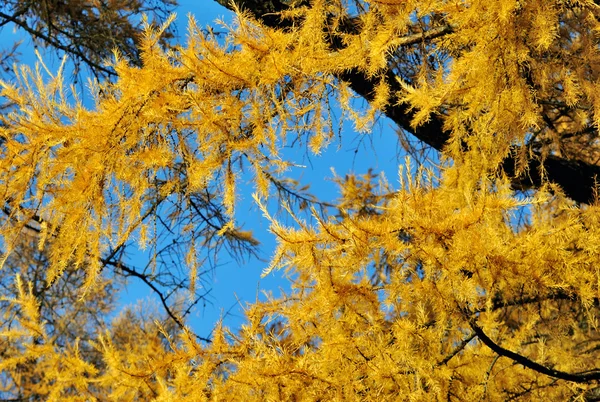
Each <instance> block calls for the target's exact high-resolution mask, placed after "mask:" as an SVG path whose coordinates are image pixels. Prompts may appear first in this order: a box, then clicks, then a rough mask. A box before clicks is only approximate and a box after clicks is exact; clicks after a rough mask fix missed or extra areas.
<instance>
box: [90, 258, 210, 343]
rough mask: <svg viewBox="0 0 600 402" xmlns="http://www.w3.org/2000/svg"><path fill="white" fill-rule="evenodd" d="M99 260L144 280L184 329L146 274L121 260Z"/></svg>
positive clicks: (204, 340) (199, 337) (168, 312)
mask: <svg viewBox="0 0 600 402" xmlns="http://www.w3.org/2000/svg"><path fill="white" fill-rule="evenodd" d="M100 261H101V262H102V264H104V265H110V266H113V267H115V268H117V269H119V270H121V271H123V272H124V273H126V274H127V275H130V276H133V277H135V278H138V279H140V280H141V281H142V282H144V283H145V284H146V285H147V286H148V287H149V288H150V289H152V291H153V292H154V293H156V295H157V296H158V298H159V299H160V302H161V303H162V305H163V307H164V309H165V311H166V312H167V314H168V315H169V317H171V319H172V320H173V321H174V322H175V324H177V326H178V327H179V328H181V329H182V330H184V331H185V330H186V328H185V325H184V324H183V322H182V321H181V319H180V318H179V317H178V316H177V314H175V313H174V312H173V311H172V310H171V308H170V307H169V305H168V303H167V299H166V297H165V296H164V295H163V293H162V292H161V291H160V289H158V288H157V287H156V286H155V285H154V283H152V281H151V280H150V279H148V276H147V275H145V274H143V273H141V272H138V271H137V270H136V269H135V268H131V267H128V266H127V265H125V264H123V263H122V262H121V261H113V260H108V259H106V258H101V259H100ZM195 336H196V338H197V339H198V340H200V341H203V342H207V343H210V342H212V341H211V340H210V339H208V338H204V337H201V336H199V335H195Z"/></svg>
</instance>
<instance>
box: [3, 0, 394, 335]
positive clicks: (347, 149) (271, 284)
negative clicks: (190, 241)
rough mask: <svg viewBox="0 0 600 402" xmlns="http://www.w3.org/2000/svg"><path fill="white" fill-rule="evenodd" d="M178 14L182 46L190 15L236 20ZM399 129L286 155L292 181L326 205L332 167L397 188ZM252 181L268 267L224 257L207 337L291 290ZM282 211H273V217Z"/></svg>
mask: <svg viewBox="0 0 600 402" xmlns="http://www.w3.org/2000/svg"><path fill="white" fill-rule="evenodd" d="M176 12H177V20H176V21H175V24H176V25H177V30H178V34H179V35H180V40H181V41H184V40H185V35H186V32H187V15H188V14H189V13H191V14H193V15H194V17H195V18H196V20H197V21H198V23H199V25H207V24H211V23H212V22H213V21H214V20H215V19H217V18H221V19H223V20H225V21H226V22H230V21H231V19H232V14H231V13H230V12H229V11H228V10H227V9H225V8H223V7H222V6H220V5H219V4H218V3H216V2H215V1H212V0H201V1H193V0H185V1H181V0H180V1H179V6H178V7H177V9H176ZM19 35H20V34H19V32H16V33H13V32H12V31H10V30H8V29H4V30H3V31H2V32H1V33H0V46H2V47H8V45H10V44H12V43H13V41H14V40H15V37H17V36H19ZM32 50H33V49H32V46H31V43H30V42H27V41H25V42H24V44H23V46H22V47H21V53H22V60H23V61H24V62H26V63H31V64H33V63H35V57H34V56H33V52H32ZM29 52H31V53H29ZM43 56H44V60H45V61H46V62H47V64H48V65H49V67H50V69H53V68H54V69H56V68H57V67H58V64H57V58H56V57H52V55H51V54H44V55H43ZM393 127H394V125H393V123H391V122H390V121H388V120H385V119H382V120H381V121H380V122H379V124H377V125H376V131H374V133H373V134H372V135H370V136H368V137H367V138H365V137H362V136H361V135H359V134H357V133H355V132H353V130H352V126H351V125H350V124H347V125H345V127H344V130H343V133H342V140H341V141H342V142H341V143H339V142H334V143H333V144H332V145H330V147H329V148H328V150H327V151H326V152H325V153H324V154H323V155H321V156H319V157H316V156H314V155H309V154H307V152H306V150H305V149H291V150H289V151H286V155H288V156H289V157H290V158H291V160H293V161H294V162H295V163H297V164H298V165H303V166H306V167H298V168H294V169H293V170H292V171H291V172H290V175H291V176H292V177H293V178H296V179H298V180H300V181H301V182H302V183H303V184H310V186H311V190H312V192H313V193H314V194H315V195H317V196H319V197H320V198H321V199H324V200H334V199H335V198H336V197H337V195H338V194H337V188H336V187H335V186H334V185H333V184H332V182H331V180H330V179H331V177H332V173H331V168H332V167H333V168H334V169H335V171H336V173H337V175H338V176H341V177H343V176H344V175H345V174H346V173H350V172H355V173H358V174H361V173H366V172H367V170H368V169H369V168H373V169H374V172H376V173H378V172H381V171H384V172H385V175H386V177H387V179H388V181H389V182H390V183H391V184H392V185H394V184H396V183H398V176H397V174H398V173H397V172H398V153H399V147H398V142H397V136H396V134H395V132H394V128H393ZM355 151H357V152H355ZM246 178H247V180H246V182H242V183H240V193H239V201H240V203H239V205H238V206H237V216H236V218H237V220H238V223H240V224H243V225H244V228H245V229H246V230H252V231H253V232H254V234H255V236H256V237H257V238H258V239H259V240H260V242H261V249H260V256H261V259H262V260H263V261H261V260H257V259H250V260H249V261H246V263H244V264H242V265H240V264H238V263H237V262H236V261H233V260H231V258H229V257H228V256H227V255H226V253H222V255H221V256H220V260H219V264H220V266H219V267H218V268H217V269H216V271H215V272H214V274H209V275H210V276H208V277H205V278H204V281H203V282H204V283H205V284H206V288H212V291H211V293H210V295H209V297H208V301H209V302H210V303H212V304H206V305H205V306H199V307H198V308H197V309H196V310H195V311H194V312H193V314H192V315H191V316H190V317H189V318H188V324H189V325H190V326H191V327H192V328H193V329H194V331H195V332H196V333H197V334H198V335H200V336H203V337H207V336H208V335H209V334H210V332H211V330H212V328H213V327H214V324H215V323H216V322H217V321H218V320H219V319H220V318H221V317H223V316H224V315H225V313H228V314H227V315H225V316H224V317H223V318H224V323H225V325H227V326H229V327H230V328H238V327H239V326H240V325H241V324H242V323H243V309H242V305H244V304H245V303H248V302H252V301H254V300H256V298H257V296H258V297H262V292H263V291H272V292H273V294H275V295H278V294H279V293H280V291H279V289H286V290H288V289H289V286H288V282H287V280H285V279H284V278H283V273H282V272H273V273H271V274H270V275H268V276H267V277H265V278H261V277H260V275H261V272H262V271H263V269H264V268H265V267H266V266H267V265H268V260H269V258H270V257H271V255H272V254H273V251H274V248H275V239H274V237H273V236H272V235H271V234H270V233H269V232H268V227H269V224H268V222H267V220H266V219H265V218H264V217H262V214H261V212H260V211H259V210H258V208H257V207H256V205H254V203H253V201H252V195H251V194H252V191H253V188H252V183H251V178H250V177H249V176H246ZM271 205H272V203H271ZM272 206H273V205H272ZM276 207H277V206H276V205H275V206H273V208H272V209H273V212H275V210H276ZM130 262H131V263H132V264H134V265H135V266H137V267H142V266H144V265H145V264H146V260H145V256H144V254H143V253H133V254H132V258H131V260H130ZM149 294H150V292H149V290H148V289H147V288H146V287H145V286H144V285H143V284H141V283H140V282H138V281H136V280H134V279H132V280H131V282H130V286H129V287H128V289H127V290H126V291H125V292H124V293H123V296H122V298H121V304H129V303H132V304H133V303H135V302H136V300H137V299H140V298H142V299H143V298H145V297H148V295H149ZM238 302H239V303H238Z"/></svg>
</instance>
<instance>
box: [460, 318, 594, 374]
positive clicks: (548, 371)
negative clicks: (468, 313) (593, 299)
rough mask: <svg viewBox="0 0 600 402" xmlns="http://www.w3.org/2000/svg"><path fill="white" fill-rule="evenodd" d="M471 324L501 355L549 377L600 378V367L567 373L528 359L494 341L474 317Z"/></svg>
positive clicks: (479, 335) (482, 340)
mask: <svg viewBox="0 0 600 402" xmlns="http://www.w3.org/2000/svg"><path fill="white" fill-rule="evenodd" d="M469 326H470V327H471V329H472V330H473V332H475V334H476V335H477V338H479V340H480V341H481V342H482V343H483V344H484V345H486V346H487V347H488V348H490V349H492V350H493V351H494V352H495V353H497V354H498V355H499V356H503V357H507V358H509V359H511V360H513V361H514V362H516V363H518V364H521V365H522V366H524V367H527V368H528V369H531V370H534V371H537V372H538V373H540V374H544V375H547V376H549V377H553V378H558V379H560V380H565V381H572V382H576V383H588V382H591V381H598V380H600V369H593V370H590V371H586V372H583V373H567V372H566V371H560V370H555V369H552V368H548V367H546V366H543V365H541V364H539V363H536V362H534V361H533V360H531V359H528V358H527V357H525V356H523V355H520V354H518V353H515V352H513V351H510V350H508V349H505V348H503V347H502V346H500V345H499V344H497V343H496V342H494V341H493V340H492V339H491V338H490V337H489V336H487V335H486V333H485V332H484V331H483V329H482V328H481V327H480V326H479V325H477V322H476V321H475V319H474V318H470V319H469Z"/></svg>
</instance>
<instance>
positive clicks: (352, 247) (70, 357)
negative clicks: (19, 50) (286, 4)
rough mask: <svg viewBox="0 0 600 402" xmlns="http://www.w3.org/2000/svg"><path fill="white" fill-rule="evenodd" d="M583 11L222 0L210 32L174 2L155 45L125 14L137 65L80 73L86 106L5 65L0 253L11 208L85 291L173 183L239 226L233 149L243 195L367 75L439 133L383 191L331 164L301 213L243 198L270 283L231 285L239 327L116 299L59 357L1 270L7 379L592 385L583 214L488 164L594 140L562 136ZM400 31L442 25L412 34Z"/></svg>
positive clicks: (586, 209) (328, 130) (590, 248)
mask: <svg viewBox="0 0 600 402" xmlns="http://www.w3.org/2000/svg"><path fill="white" fill-rule="evenodd" d="M353 10H354V11H353ZM352 13H354V14H352ZM599 15H600V11H599V10H598V6H596V5H595V4H594V3H593V2H586V1H579V2H576V1H559V0H557V1H542V0H537V1H536V0H532V1H511V0H502V1H497V2H490V1H483V0H474V1H471V2H458V1H456V2H453V1H437V0H430V1H416V0H415V1H410V0H408V1H401V2H400V1H372V2H358V3H353V5H351V4H348V3H347V2H342V1H335V0H332V1H325V0H315V1H313V2H311V4H310V6H299V7H296V8H290V9H288V10H287V11H285V12H284V13H283V14H282V18H287V19H289V20H291V21H293V24H291V25H290V26H289V27H287V29H273V28H269V27H267V26H264V25H263V24H261V23H260V22H259V21H257V20H255V19H253V18H252V17H251V16H250V14H248V13H247V12H246V11H243V10H238V12H237V19H236V22H235V24H234V25H233V26H226V29H227V32H228V34H227V36H226V38H224V39H222V38H221V39H220V38H218V37H217V36H215V35H213V34H211V33H210V32H209V33H205V32H204V31H202V30H201V29H200V28H199V27H198V26H197V24H196V22H195V21H194V20H193V19H192V20H191V21H190V24H189V34H188V41H187V43H186V44H185V45H183V46H181V47H179V48H176V49H172V50H165V49H163V48H162V47H161V46H160V41H159V39H160V35H161V32H163V31H164V30H165V29H166V26H167V25H165V26H163V27H161V28H153V27H151V26H147V27H146V30H145V34H144V37H143V38H142V39H141V43H140V49H141V52H142V57H141V58H142V60H143V65H142V66H141V67H138V66H133V65H131V64H130V63H129V62H128V61H127V60H126V59H125V58H124V57H122V56H121V55H119V54H118V53H115V56H114V61H113V64H112V66H113V68H114V70H115V71H116V72H117V74H118V77H117V78H116V79H115V80H114V81H113V82H102V83H90V86H91V88H92V90H93V91H94V95H95V99H94V104H93V107H92V108H86V107H85V106H84V105H83V104H82V102H81V101H79V100H77V98H76V97H74V94H71V93H68V91H67V89H66V88H65V84H64V82H63V77H62V74H61V73H60V72H59V73H58V74H56V75H54V76H50V78H47V79H45V78H44V77H45V76H47V75H48V74H47V73H46V75H44V73H43V72H42V70H41V68H38V69H37V70H35V71H31V70H29V69H27V68H25V67H23V68H21V70H20V71H19V82H18V83H17V84H15V85H10V84H8V83H3V84H2V88H3V92H2V94H3V96H5V97H6V98H8V99H9V100H10V101H11V102H13V103H14V104H15V105H17V106H18V109H16V110H15V111H14V112H12V113H10V114H8V115H5V116H3V117H2V121H3V125H2V127H0V138H2V141H3V144H2V148H1V158H0V194H2V205H3V206H4V208H5V211H6V212H7V216H6V218H5V219H3V221H2V225H1V226H0V237H1V238H2V241H3V247H4V253H3V260H4V265H5V268H3V269H6V264H7V263H8V262H9V261H10V260H9V259H10V258H11V256H12V255H14V254H15V253H16V252H18V250H19V249H20V248H19V247H21V246H20V243H19V239H21V238H22V236H23V234H24V233H25V232H27V231H28V230H31V225H32V224H34V227H35V229H36V230H37V231H39V232H40V239H41V240H40V241H39V243H40V244H39V247H40V249H45V250H47V253H48V254H47V256H48V263H47V273H46V278H47V283H48V286H50V287H53V286H56V284H57V283H58V281H60V280H61V278H63V277H64V276H65V275H66V274H67V273H68V272H70V271H75V272H85V281H83V282H82V283H78V284H77V286H78V287H79V288H80V290H81V291H82V292H83V297H84V298H92V299H93V298H95V297H98V295H101V289H102V284H103V283H104V282H103V281H104V279H103V276H102V270H103V269H104V266H105V265H106V264H104V263H103V261H106V259H105V256H106V254H107V253H110V252H112V251H113V250H117V249H120V248H121V247H123V246H124V245H125V244H126V243H127V242H128V241H130V240H131V239H132V238H135V237H136V236H137V239H138V240H139V242H140V245H141V246H142V247H143V246H145V245H146V244H150V245H152V244H153V243H152V242H153V241H155V240H156V236H158V235H157V233H155V232H154V231H153V230H152V229H151V228H150V226H151V222H152V220H151V219H152V216H154V217H155V219H156V214H157V211H158V210H160V207H161V205H164V204H165V203H167V202H172V203H174V204H177V205H180V208H179V209H177V210H176V211H175V212H174V213H173V214H174V215H176V216H180V217H181V216H187V215H186V214H190V216H191V215H193V214H199V213H200V212H199V209H197V205H196V204H195V202H196V201H197V198H198V197H201V196H204V194H206V197H209V196H210V197H214V198H218V200H219V201H218V202H219V203H220V204H219V205H220V206H222V208H223V211H224V212H223V216H224V217H225V218H226V220H225V221H223V222H221V223H222V225H221V226H220V227H216V228H213V229H214V231H213V232H212V233H213V235H215V234H214V233H216V236H224V237H228V236H229V237H232V238H235V239H237V240H238V241H240V242H248V243H250V244H253V245H255V244H256V243H255V242H256V241H255V240H254V238H253V237H252V236H251V234H249V233H248V232H244V231H242V230H240V229H237V228H236V227H235V223H234V222H233V217H234V213H235V207H236V204H237V193H236V186H237V184H238V182H239V180H240V175H241V173H242V169H243V164H242V161H243V162H244V163H245V164H246V165H247V166H251V167H252V172H251V173H252V174H254V175H255V179H256V180H255V181H254V183H255V186H256V187H255V191H256V193H257V195H256V200H257V201H258V203H259V204H260V205H261V206H262V203H263V200H264V199H265V198H267V196H268V195H269V194H270V192H271V190H272V188H273V187H276V185H277V183H279V184H280V183H281V182H277V181H276V178H275V177H278V175H282V174H284V172H285V170H286V169H287V168H288V167H290V166H291V165H292V161H289V160H287V159H286V154H285V153H284V152H282V151H281V149H282V146H283V145H285V144H287V143H288V139H289V137H290V136H293V140H296V141H298V142H301V143H305V144H308V147H309V148H310V150H311V151H312V152H313V153H315V154H319V153H320V152H321V151H322V150H323V149H324V147H326V146H327V144H329V143H330V142H331V141H332V140H333V134H332V133H334V132H335V130H336V129H337V124H341V122H338V121H337V120H336V119H334V117H333V116H332V114H333V112H332V106H331V105H332V104H335V105H336V107H339V108H341V109H342V112H343V115H344V116H345V117H346V118H349V119H351V120H354V122H355V125H356V128H357V130H358V131H369V130H370V129H371V128H372V126H373V121H374V119H375V118H376V117H377V115H378V113H379V112H381V111H384V110H385V109H386V107H387V106H388V105H389V102H390V99H391V97H392V95H393V96H394V97H395V98H396V99H399V102H401V103H402V104H406V105H407V107H408V108H409V109H411V110H415V111H416V113H415V114H414V119H413V126H414V127H418V126H420V125H422V124H423V123H425V122H427V121H428V119H430V118H431V116H432V115H434V114H435V115H441V116H443V119H444V124H445V127H446V128H447V129H448V130H450V131H451V132H452V137H451V140H450V142H449V144H448V146H447V147H446V149H445V151H444V154H443V155H442V156H441V162H440V164H439V165H440V166H439V168H437V169H433V170H425V169H416V170H417V171H416V173H415V169H413V168H412V167H411V166H410V162H409V160H408V159H407V161H406V162H404V163H403V165H401V169H400V185H399V187H398V188H396V189H393V188H392V186H391V185H389V184H387V183H385V182H383V183H381V184H380V185H377V184H375V183H374V178H375V176H373V175H371V174H368V175H366V176H363V177H357V176H352V175H349V176H347V177H345V178H344V179H340V178H338V179H337V182H338V184H339V186H340V194H341V199H340V200H339V203H338V208H337V211H336V212H335V213H331V214H325V215H323V214H319V213H317V212H316V210H315V209H312V211H313V216H312V220H309V221H306V222H305V221H303V220H302V219H301V218H300V217H298V216H296V213H295V212H297V211H294V210H293V208H292V206H286V208H287V209H288V211H289V212H290V213H291V214H292V215H293V216H294V220H295V224H294V225H293V226H286V225H284V224H283V223H282V222H279V221H277V219H275V218H273V217H271V216H270V215H269V213H268V210H267V208H266V207H264V206H263V207H262V208H263V212H264V213H265V215H266V216H267V218H268V219H269V220H270V221H271V231H272V232H273V233H274V234H275V235H276V236H277V239H278V248H277V250H276V252H275V256H274V257H273V260H272V262H271V265H270V267H269V268H268V269H267V271H266V273H268V272H269V271H270V270H271V269H285V270H287V272H288V274H289V277H290V280H291V281H292V283H293V286H292V291H291V293H290V294H288V295H285V296H283V297H280V298H270V299H269V300H268V301H266V302H259V303H256V304H254V305H252V306H249V307H248V311H247V324H246V325H244V326H243V327H242V328H241V330H240V331H239V332H237V333H236V332H234V331H230V330H228V329H226V328H221V327H219V328H217V329H216V330H215V333H214V337H213V339H212V342H211V343H209V344H202V343H201V342H199V341H198V340H197V339H196V338H195V337H194V335H193V334H192V333H191V332H190V331H189V330H187V329H181V328H178V327H176V326H175V327H173V328H167V326H166V324H160V323H156V324H154V323H151V322H150V321H149V320H144V319H136V318H135V315H134V314H133V313H132V312H125V313H123V315H121V316H120V317H119V318H117V319H116V320H115V321H114V322H113V323H112V324H111V325H103V326H99V327H98V328H97V331H96V332H95V333H93V334H88V336H89V339H87V340H86V348H88V349H89V353H82V352H81V346H80V345H81V344H82V343H81V340H80V338H78V337H75V338H73V337H67V338H66V339H64V341H63V342H61V343H58V342H57V339H58V338H56V337H53V336H52V335H51V334H50V333H49V332H48V330H47V323H46V322H45V321H44V319H43V318H42V317H41V316H40V314H39V303H40V301H39V300H40V298H42V297H43V295H39V294H36V293H35V292H34V291H33V289H34V288H33V285H32V284H31V282H28V283H29V284H28V283H24V282H23V279H22V277H21V276H18V275H15V283H16V285H15V289H16V290H17V292H16V294H15V296H14V297H13V298H10V299H6V300H4V302H6V303H8V305H9V306H10V307H8V310H7V311H10V310H11V309H18V310H19V312H20V313H19V316H18V317H17V318H16V322H17V325H15V326H14V327H12V328H10V329H6V330H3V331H2V332H0V338H1V339H2V342H6V343H7V344H9V345H11V346H10V347H8V348H7V349H6V350H7V352H3V361H2V362H1V363H0V368H1V369H2V370H5V371H6V372H8V373H11V375H12V376H13V378H14V379H15V380H13V381H14V382H15V383H18V382H19V381H21V380H22V378H21V377H19V373H20V371H19V370H20V369H19V367H21V366H23V365H24V364H25V363H27V362H29V361H35V362H36V365H35V370H36V371H35V373H34V374H31V376H33V377H35V380H31V381H30V382H28V383H19V384H20V385H18V386H21V387H25V388H28V389H29V388H30V389H32V390H33V388H34V387H35V390H34V391H35V393H37V394H39V395H43V396H44V397H46V398H47V399H48V400H68V399H69V398H70V399H72V400H92V399H98V400H105V399H106V400H150V399H153V400H159V401H175V400H176V401H182V400H190V401H199V400H209V399H210V400H213V399H214V400H261V401H262V400H344V401H346V400H374V401H375V400H376V401H382V400H399V399H402V400H415V401H417V400H422V401H431V400H508V399H524V400H569V398H573V400H576V399H577V398H579V399H580V400H585V399H586V398H588V397H589V396H590V395H593V394H594V393H597V389H598V388H597V387H598V384H597V383H598V381H599V380H600V371H599V370H600V369H599V368H598V366H597V362H598V360H599V357H600V356H599V351H600V347H599V346H600V333H599V331H598V313H599V308H600V305H599V300H600V289H599V284H600V273H599V271H598V263H599V262H600V249H599V248H598V246H597V245H598V244H600V215H599V213H600V210H599V209H598V206H597V205H596V204H593V205H589V206H585V205H576V204H575V203H573V202H572V201H570V200H569V199H567V198H566V197H564V196H563V195H562V193H561V190H560V188H558V187H557V186H553V185H552V184H550V183H548V184H547V185H544V186H542V187H541V188H539V189H537V190H536V191H535V192H532V193H530V194H528V196H527V197H523V196H522V195H519V194H515V192H514V191H513V190H512V189H511V184H510V181H509V178H507V177H505V175H503V174H501V173H499V169H498V166H499V164H500V163H501V162H502V161H503V160H504V158H505V157H506V156H507V155H508V154H509V153H510V152H511V150H512V149H513V148H512V147H514V146H518V145H523V144H528V145H531V144H533V145H532V146H533V147H538V148H540V149H542V150H543V152H544V153H545V154H546V155H555V154H557V153H563V154H573V153H575V152H579V153H581V155H580V156H581V158H582V160H586V161H596V160H597V156H598V149H597V147H598V142H597V140H596V138H595V137H594V136H593V135H591V134H590V135H589V136H588V135H586V134H585V133H584V134H582V135H579V133H580V131H581V130H582V128H583V127H588V126H589V125H590V124H592V122H595V123H593V124H595V126H594V127H595V128H597V122H598V121H600V98H598V97H599V96H600V95H599V94H600V91H599V89H600V88H599V87H598V82H599V81H598V72H597V66H599V65H600V63H599V62H600V60H599V59H598V57H599V55H598V50H597V31H598V16H599ZM351 18H352V19H354V21H353V22H352V24H353V26H354V27H355V28H356V29H355V30H354V31H349V30H348V29H346V27H347V25H348V19H351ZM167 24H168V23H167ZM426 28H429V29H434V28H443V29H440V30H439V31H436V32H437V33H436V34H435V36H434V35H433V34H431V35H430V36H429V37H426V32H425V31H426ZM438 34H439V35H438ZM427 38H429V39H427ZM426 39H427V41H428V43H427V44H425V43H424V42H425V40H426ZM332 42H333V43H337V45H336V46H333V45H332ZM419 43H421V44H422V46H423V49H421V51H423V52H425V53H424V54H422V55H421V56H423V55H424V56H425V57H424V59H428V58H429V56H431V58H436V57H437V58H438V62H436V63H430V62H428V61H425V60H423V61H422V62H421V63H420V64H419V63H416V65H415V71H414V75H413V76H411V77H402V79H401V88H402V89H401V91H400V93H394V94H392V93H391V89H390V88H389V87H388V85H387V84H386V81H385V80H384V79H383V78H384V75H385V72H386V68H387V67H389V64H390V62H389V60H390V55H392V54H397V52H401V51H404V48H403V46H408V45H409V44H417V45H418V44H419ZM415 54H416V53H415ZM415 54H412V55H411V54H410V51H409V50H407V54H406V57H413V56H414V57H416V56H415ZM391 67H392V68H393V66H391ZM348 71H360V72H363V73H365V74H366V75H367V76H368V77H371V78H373V79H375V80H376V81H375V82H378V84H377V85H376V90H375V93H374V94H373V101H372V102H371V104H370V105H369V107H370V109H368V110H366V111H365V110H355V108H354V105H353V102H352V94H351V92H350V88H349V87H348V85H347V83H344V82H340V81H339V80H338V79H337V77H339V74H342V73H345V72H348ZM157 77H159V79H158V78H157ZM558 103H560V104H562V105H567V106H568V107H569V108H570V109H569V110H572V111H573V112H569V113H563V111H562V109H560V108H558V107H557V106H555V105H556V104H558ZM561 113H563V114H561ZM548 115H551V116H552V119H553V121H555V120H556V119H554V117H556V115H560V116H558V117H560V119H559V120H556V121H558V123H559V124H558V123H557V124H547V123H545V121H544V119H545V118H548ZM576 134H577V135H576ZM532 138H533V139H534V141H533V142H530V139H532ZM528 157H529V154H528V153H527V152H523V153H522V158H523V160H526V159H527V158H528ZM523 166H524V164H523ZM279 189H280V188H279V187H278V188H277V190H278V191H279ZM206 202H207V203H208V202H209V201H206ZM520 218H524V220H520ZM170 219H175V218H174V217H173V216H172V217H170ZM179 229H180V230H181V231H180V232H179V233H177V235H181V236H184V237H185V236H187V237H185V238H186V239H187V240H188V242H187V243H186V247H187V249H188V251H189V253H188V255H187V257H186V258H185V260H186V263H187V268H189V272H190V275H191V276H190V281H189V283H190V286H191V287H192V288H194V286H195V281H196V277H197V275H198V272H199V271H198V268H199V265H200V263H199V252H198V249H199V248H201V247H202V246H203V244H202V243H201V242H198V241H197V240H198V239H200V238H202V237H203V236H208V235H206V234H205V233H204V234H200V233H199V229H198V227H197V226H196V225H195V224H194V223H193V222H192V221H190V222H189V223H188V224H187V225H182V227H181V228H179ZM44 239H46V240H44ZM205 244H208V243H205ZM173 318H175V317H173ZM177 323H179V321H178V322H177ZM11 348H12V349H11ZM17 349H18V351H19V353H20V355H17V353H16V352H15V350H17ZM2 350H3V349H2ZM92 350H93V351H95V352H94V353H92V352H91V351H92ZM6 356H9V357H6ZM98 356H101V358H98ZM28 375H30V374H28Z"/></svg>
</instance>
